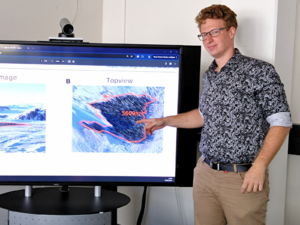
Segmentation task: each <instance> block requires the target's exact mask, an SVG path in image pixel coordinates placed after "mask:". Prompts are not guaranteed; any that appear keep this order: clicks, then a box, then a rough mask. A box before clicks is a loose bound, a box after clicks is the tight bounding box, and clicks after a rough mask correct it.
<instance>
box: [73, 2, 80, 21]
mask: <svg viewBox="0 0 300 225" xmlns="http://www.w3.org/2000/svg"><path fill="white" fill-rule="evenodd" d="M76 2H77V9H76V13H75V17H74V19H73V21H72V24H74V22H75V20H76V18H77V14H78V8H79V2H78V0H76Z"/></svg>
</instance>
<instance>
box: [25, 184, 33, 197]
mask: <svg viewBox="0 0 300 225" xmlns="http://www.w3.org/2000/svg"><path fill="white" fill-rule="evenodd" d="M31 194H32V186H31V185H26V186H25V197H31Z"/></svg>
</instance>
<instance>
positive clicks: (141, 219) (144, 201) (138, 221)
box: [136, 186, 147, 225]
mask: <svg viewBox="0 0 300 225" xmlns="http://www.w3.org/2000/svg"><path fill="white" fill-rule="evenodd" d="M146 194H147V186H144V192H143V198H142V206H141V211H140V214H139V218H138V220H137V223H136V224H137V225H142V221H143V216H144V211H145V203H146Z"/></svg>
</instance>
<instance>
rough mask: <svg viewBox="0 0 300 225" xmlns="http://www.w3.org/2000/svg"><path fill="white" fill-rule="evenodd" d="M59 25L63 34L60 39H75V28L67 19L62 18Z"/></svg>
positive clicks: (59, 35)
mask: <svg viewBox="0 0 300 225" xmlns="http://www.w3.org/2000/svg"><path fill="white" fill-rule="evenodd" d="M59 25H60V27H61V33H59V34H58V37H75V35H74V34H73V31H74V27H73V25H72V24H71V22H70V21H69V20H68V19H67V18H62V19H61V20H60V22H59Z"/></svg>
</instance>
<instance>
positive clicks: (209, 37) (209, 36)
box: [206, 33, 213, 43]
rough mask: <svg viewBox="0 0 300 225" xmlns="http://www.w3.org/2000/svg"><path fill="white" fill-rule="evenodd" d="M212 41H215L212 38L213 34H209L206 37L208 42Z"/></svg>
mask: <svg viewBox="0 0 300 225" xmlns="http://www.w3.org/2000/svg"><path fill="white" fill-rule="evenodd" d="M212 40H213V37H212V36H211V34H210V33H208V34H207V35H206V42H208V43H209V42H212Z"/></svg>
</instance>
